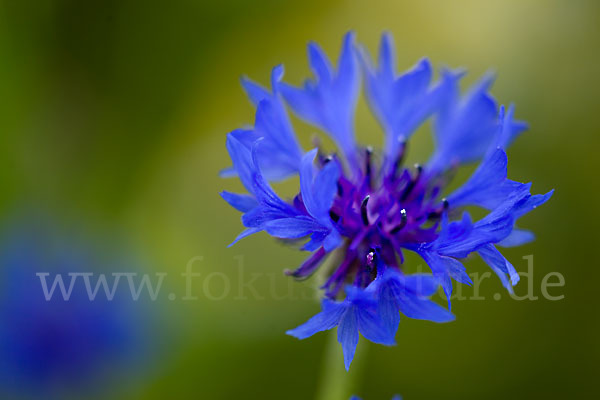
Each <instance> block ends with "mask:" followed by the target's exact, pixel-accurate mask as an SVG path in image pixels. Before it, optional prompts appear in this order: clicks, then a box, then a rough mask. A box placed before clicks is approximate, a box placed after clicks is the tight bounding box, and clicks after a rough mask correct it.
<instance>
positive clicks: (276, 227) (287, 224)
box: [264, 216, 323, 239]
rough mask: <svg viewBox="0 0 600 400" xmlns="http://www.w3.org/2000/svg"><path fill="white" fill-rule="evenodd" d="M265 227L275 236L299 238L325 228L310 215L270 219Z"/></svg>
mask: <svg viewBox="0 0 600 400" xmlns="http://www.w3.org/2000/svg"><path fill="white" fill-rule="evenodd" d="M264 229H265V230H266V231H267V233H268V234H269V235H272V236H275V237H279V238H285V239H297V238H301V237H304V236H307V235H309V234H311V233H312V232H315V231H320V230H323V227H322V226H321V225H319V223H318V222H317V221H315V220H314V219H312V218H310V217H305V216H297V217H293V218H281V219H276V220H272V221H268V222H266V223H265V225H264Z"/></svg>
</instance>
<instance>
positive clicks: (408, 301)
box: [398, 295, 454, 323]
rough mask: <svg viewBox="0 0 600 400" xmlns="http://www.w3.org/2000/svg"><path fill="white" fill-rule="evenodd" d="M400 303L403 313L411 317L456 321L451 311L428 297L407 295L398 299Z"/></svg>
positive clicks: (439, 321)
mask: <svg viewBox="0 0 600 400" xmlns="http://www.w3.org/2000/svg"><path fill="white" fill-rule="evenodd" d="M398 305H399V307H400V311H401V312H402V314H404V315H406V316H407V317H409V318H414V319H423V320H427V321H433V322H438V323H442V322H450V321H454V315H453V314H452V313H451V312H450V311H448V310H446V309H445V308H444V307H442V306H440V305H439V304H436V303H434V302H433V301H431V300H429V299H426V298H419V297H416V296H407V295H405V296H401V297H400V298H399V299H398Z"/></svg>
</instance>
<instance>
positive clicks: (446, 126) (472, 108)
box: [429, 72, 497, 172]
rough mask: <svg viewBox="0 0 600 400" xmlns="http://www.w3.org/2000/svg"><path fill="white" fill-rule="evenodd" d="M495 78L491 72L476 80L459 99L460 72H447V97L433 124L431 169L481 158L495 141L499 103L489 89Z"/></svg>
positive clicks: (444, 78)
mask: <svg viewBox="0 0 600 400" xmlns="http://www.w3.org/2000/svg"><path fill="white" fill-rule="evenodd" d="M492 81H493V77H492V76H491V75H487V76H484V78H483V79H482V80H481V81H480V82H479V83H478V84H476V85H475V86H474V87H473V88H472V89H471V90H470V91H469V93H468V94H467V95H466V96H465V97H464V98H463V99H461V101H457V99H456V96H455V93H456V92H457V90H458V74H453V73H449V72H444V73H443V77H442V83H441V85H442V87H443V88H444V90H443V91H444V92H445V93H444V95H445V97H446V101H443V102H442V109H441V110H440V112H439V113H438V116H437V118H436V120H435V124H434V132H435V139H436V150H435V152H434V154H433V156H432V158H431V160H430V161H429V169H430V170H432V171H434V172H441V171H444V170H445V169H447V168H449V167H450V166H452V165H454V164H457V163H468V162H472V161H476V160H477V159H479V158H481V157H482V156H483V155H484V154H485V152H486V151H487V149H488V148H489V146H490V145H491V144H492V143H493V140H494V137H495V134H496V130H497V124H496V121H497V118H496V103H495V101H494V99H493V98H492V97H491V96H490V95H489V94H488V93H487V90H488V88H489V86H490V85H491V83H492Z"/></svg>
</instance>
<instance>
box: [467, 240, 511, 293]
mask: <svg viewBox="0 0 600 400" xmlns="http://www.w3.org/2000/svg"><path fill="white" fill-rule="evenodd" d="M477 252H478V253H479V255H480V256H481V258H483V260H484V261H485V262H486V264H488V265H489V266H490V268H492V270H493V271H494V272H495V273H496V275H498V277H499V278H500V280H501V281H502V285H503V286H504V287H505V288H506V289H507V290H508V291H509V292H510V293H512V292H513V290H512V286H514V285H516V284H517V283H518V282H519V279H520V277H519V274H518V273H517V271H516V270H515V267H513V265H512V264H511V263H510V262H508V260H507V259H506V258H504V256H503V255H502V254H501V253H500V252H499V251H498V250H497V249H496V248H495V247H494V245H492V244H488V245H485V246H483V247H481V248H480V249H479V250H477ZM507 275H508V276H509V277H510V282H509V281H508V279H507V278H506V276H507ZM511 284H512V286H511Z"/></svg>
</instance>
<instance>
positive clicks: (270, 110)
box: [232, 65, 302, 180]
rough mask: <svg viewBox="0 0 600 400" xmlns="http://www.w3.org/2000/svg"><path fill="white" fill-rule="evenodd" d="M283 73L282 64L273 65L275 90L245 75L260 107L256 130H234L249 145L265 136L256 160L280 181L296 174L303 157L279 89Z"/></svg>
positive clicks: (271, 177) (248, 89)
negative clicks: (278, 92) (278, 85)
mask: <svg viewBox="0 0 600 400" xmlns="http://www.w3.org/2000/svg"><path fill="white" fill-rule="evenodd" d="M282 75H283V66H281V65H278V66H276V67H275V68H273V70H272V72H271V82H272V85H273V91H274V92H273V93H270V92H269V91H267V90H266V89H264V88H263V87H262V86H260V85H258V84H256V83H254V82H252V81H250V80H249V79H247V78H242V86H243V87H244V89H246V92H247V93H248V96H249V97H250V99H251V100H252V102H253V103H254V104H255V105H256V106H257V110H256V118H255V123H254V131H250V132H248V131H247V130H246V131H243V130H238V131H234V132H235V133H234V132H232V134H234V136H236V138H237V139H238V140H240V141H241V142H242V143H244V144H245V145H246V147H248V148H251V147H252V145H253V143H254V142H255V141H256V140H257V139H260V138H262V139H263V143H262V144H261V147H260V148H259V150H258V156H257V159H258V166H259V167H260V169H261V172H262V174H263V175H264V177H265V178H266V179H267V180H281V179H284V178H286V177H288V176H290V175H292V174H294V173H296V172H297V171H298V168H299V164H300V159H301V157H302V149H301V148H300V145H299V144H298V141H297V140H296V136H295V134H294V130H293V128H292V124H291V122H290V120H289V118H288V115H287V112H286V110H285V107H284V105H283V103H282V101H281V99H280V97H279V95H278V94H277V90H276V88H277V84H278V82H279V80H280V79H281V77H282ZM240 133H244V134H243V135H241V134H240Z"/></svg>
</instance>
